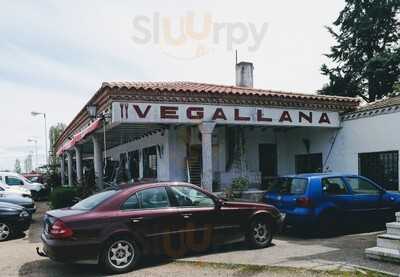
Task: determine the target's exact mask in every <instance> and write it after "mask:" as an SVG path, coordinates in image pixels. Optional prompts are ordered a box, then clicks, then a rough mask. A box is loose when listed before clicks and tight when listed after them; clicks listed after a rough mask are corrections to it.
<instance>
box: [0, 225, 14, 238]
mask: <svg viewBox="0 0 400 277" xmlns="http://www.w3.org/2000/svg"><path fill="white" fill-rule="evenodd" d="M13 234H14V231H13V229H12V227H11V225H10V224H8V223H5V222H0V241H6V240H8V239H10V238H11V237H12V236H13Z"/></svg>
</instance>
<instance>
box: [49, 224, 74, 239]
mask: <svg viewBox="0 0 400 277" xmlns="http://www.w3.org/2000/svg"><path fill="white" fill-rule="evenodd" d="M49 234H50V235H51V236H52V237H53V238H55V239H65V238H69V237H71V236H72V234H73V232H72V230H71V228H69V227H67V226H66V225H65V223H64V222H62V221H61V220H57V221H56V222H54V224H53V225H52V226H51V227H50V230H49Z"/></svg>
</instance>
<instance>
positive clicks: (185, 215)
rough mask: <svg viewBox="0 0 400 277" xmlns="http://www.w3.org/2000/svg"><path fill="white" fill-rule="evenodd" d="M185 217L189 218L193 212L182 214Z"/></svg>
mask: <svg viewBox="0 0 400 277" xmlns="http://www.w3.org/2000/svg"><path fill="white" fill-rule="evenodd" d="M182 216H183V218H184V219H188V218H190V217H191V216H192V214H182Z"/></svg>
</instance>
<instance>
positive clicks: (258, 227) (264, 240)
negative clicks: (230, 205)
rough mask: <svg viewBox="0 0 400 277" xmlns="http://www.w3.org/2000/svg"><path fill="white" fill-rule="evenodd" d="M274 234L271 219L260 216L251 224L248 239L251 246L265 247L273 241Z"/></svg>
mask: <svg viewBox="0 0 400 277" xmlns="http://www.w3.org/2000/svg"><path fill="white" fill-rule="evenodd" d="M272 235H273V234H272V226H271V224H270V223H269V221H268V220H266V219H265V218H258V219H255V220H254V221H253V222H252V223H251V224H250V229H249V231H248V235H247V240H248V242H249V244H250V246H252V247H254V248H263V247H266V246H268V245H269V244H270V243H271V240H272Z"/></svg>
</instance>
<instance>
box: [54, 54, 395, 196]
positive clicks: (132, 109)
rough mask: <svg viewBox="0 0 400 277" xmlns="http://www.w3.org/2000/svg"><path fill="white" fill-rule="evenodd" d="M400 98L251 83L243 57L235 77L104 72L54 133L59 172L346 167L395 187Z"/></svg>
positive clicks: (188, 176) (152, 177)
mask: <svg viewBox="0 0 400 277" xmlns="http://www.w3.org/2000/svg"><path fill="white" fill-rule="evenodd" d="M395 98H396V97H395ZM396 99H397V98H396ZM399 99H400V98H399ZM399 99H397V100H395V101H394V100H393V99H391V100H390V101H389V102H388V100H384V101H381V102H378V103H373V104H371V105H368V106H363V107H360V102H359V100H358V99H356V98H348V97H336V96H322V95H315V94H301V93H291V92H282V91H272V90H264V89H255V88H253V65H252V64H251V63H247V62H241V63H239V64H237V65H236V85H235V86H227V85H214V84H204V83H194V82H104V83H103V84H102V86H101V87H100V89H99V90H98V91H97V92H96V93H95V95H94V96H93V97H92V98H91V99H90V101H89V102H88V103H87V104H86V105H85V106H84V107H83V108H82V110H81V111H80V112H79V113H78V115H77V116H76V117H75V118H74V119H73V121H72V122H71V123H70V124H69V125H68V126H67V128H66V129H65V131H64V132H63V134H62V135H61V137H60V138H59V140H58V141H57V148H58V152H57V154H58V155H59V156H61V157H62V159H61V160H62V162H61V171H62V180H63V182H64V183H68V184H69V185H74V184H80V183H82V180H83V178H84V171H86V170H87V168H93V169H94V175H95V180H96V185H97V186H98V188H103V187H104V186H105V185H107V184H108V183H109V182H112V181H115V180H116V178H117V175H118V174H119V173H121V172H123V174H122V175H123V176H124V178H125V179H127V180H128V181H130V182H145V181H186V182H191V183H194V184H198V185H201V186H202V187H204V188H205V189H207V190H209V191H222V190H224V189H225V188H226V187H228V186H230V185H231V184H232V181H233V180H234V179H235V178H237V177H245V178H246V179H248V180H249V181H250V183H251V184H253V185H259V186H262V185H263V184H266V183H267V181H268V179H269V178H271V177H273V176H278V175H286V174H295V173H306V172H307V173H308V172H349V173H361V174H364V175H367V176H371V177H373V178H375V179H376V180H377V181H378V182H385V186H387V187H388V188H390V189H398V183H399V177H398V169H399V165H398V149H400V143H399V142H398V139H397V135H398V134H399V128H398V127H397V125H396V123H395V122H399V121H398V120H399V119H400V118H399V115H400V113H399V112H398V111H399V109H398V106H399V105H400V100H399ZM385 101H386V102H385ZM376 168H378V169H379V170H376Z"/></svg>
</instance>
